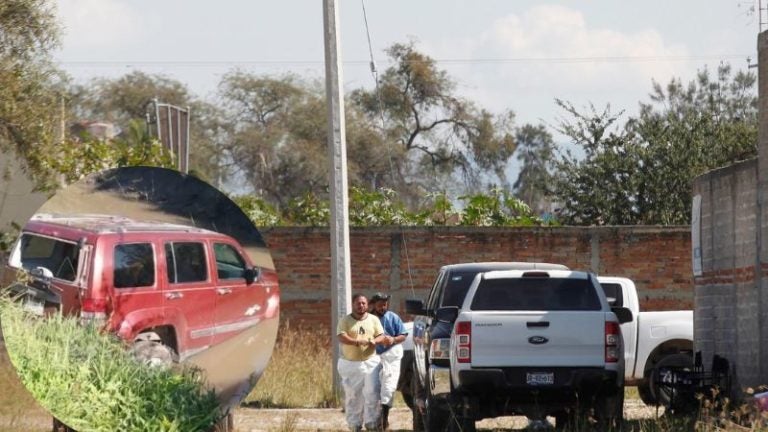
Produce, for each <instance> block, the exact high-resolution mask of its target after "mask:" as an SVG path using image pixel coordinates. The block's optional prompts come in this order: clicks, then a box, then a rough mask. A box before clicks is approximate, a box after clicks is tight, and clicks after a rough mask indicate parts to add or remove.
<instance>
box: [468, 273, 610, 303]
mask: <svg viewBox="0 0 768 432" xmlns="http://www.w3.org/2000/svg"><path fill="white" fill-rule="evenodd" d="M470 309H472V310H478V311H482V310H506V311H522V310H547V311H570V310H600V309H601V306H600V299H599V298H598V296H597V293H596V292H595V288H594V287H593V286H592V283H591V282H590V281H589V280H587V279H567V278H514V279H488V280H483V281H481V282H480V285H479V286H478V287H477V292H476V293H475V297H474V298H473V299H472V305H471V306H470Z"/></svg>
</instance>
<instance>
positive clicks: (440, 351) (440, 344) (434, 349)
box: [429, 339, 451, 360]
mask: <svg viewBox="0 0 768 432" xmlns="http://www.w3.org/2000/svg"><path fill="white" fill-rule="evenodd" d="M429 358H431V359H435V360H436V359H443V360H450V358H451V340H450V339H432V344H431V345H430V347H429Z"/></svg>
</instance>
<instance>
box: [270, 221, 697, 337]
mask: <svg viewBox="0 0 768 432" xmlns="http://www.w3.org/2000/svg"><path fill="white" fill-rule="evenodd" d="M262 234H263V235H264V237H265V239H266V241H267V243H268V245H269V248H270V251H271V253H272V258H273V259H274V261H275V266H276V267H277V271H278V276H279V278H280V288H281V290H282V305H281V318H282V319H283V320H284V321H285V320H289V321H290V324H291V325H301V324H311V325H324V326H327V325H329V323H330V318H331V301H330V294H331V286H330V285H331V281H330V274H331V273H330V265H331V253H330V239H329V231H328V229H327V228H296V227H293V228H285V227H281V228H271V229H264V230H262ZM690 237H691V234H690V228H689V227H688V226H677V227H647V226H642V227H641V226H634V227H633V226H623V227H547V228H542V227H537V228H477V227H427V228H423V227H419V228H402V229H401V228H396V227H393V228H352V229H351V230H350V248H351V261H352V291H353V292H357V291H361V292H363V293H365V294H369V295H370V294H371V293H373V292H375V291H387V292H389V293H390V294H392V296H393V300H392V308H393V309H394V310H395V311H396V312H402V311H403V305H404V300H405V299H407V298H421V299H425V298H426V295H427V293H428V292H429V288H430V287H431V284H432V283H433V281H434V277H435V275H436V273H437V270H438V269H439V268H440V266H442V265H445V264H452V263H458V262H472V261H539V262H552V263H562V264H565V265H567V266H569V267H570V268H572V269H578V270H591V271H595V272H597V273H598V274H600V275H606V276H607V275H612V276H625V277H629V278H631V279H633V280H634V281H635V284H637V286H638V288H639V292H640V301H641V306H642V307H643V308H644V309H645V310H675V309H691V308H692V307H693V278H692V272H691V238H690Z"/></svg>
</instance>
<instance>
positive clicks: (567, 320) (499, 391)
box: [406, 264, 631, 432]
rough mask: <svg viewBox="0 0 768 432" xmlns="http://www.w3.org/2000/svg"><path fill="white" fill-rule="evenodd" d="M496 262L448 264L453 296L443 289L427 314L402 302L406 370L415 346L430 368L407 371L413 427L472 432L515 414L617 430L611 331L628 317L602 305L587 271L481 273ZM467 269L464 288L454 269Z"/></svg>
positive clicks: (620, 395) (615, 344)
mask: <svg viewBox="0 0 768 432" xmlns="http://www.w3.org/2000/svg"><path fill="white" fill-rule="evenodd" d="M504 266H506V265H500V264H496V265H493V266H491V265H487V264H486V265H480V264H476V265H463V266H450V267H449V268H448V269H447V270H451V271H452V272H451V273H450V274H449V276H448V279H449V280H450V281H451V282H453V283H454V285H451V284H448V285H447V286H448V287H451V289H453V288H454V287H456V290H457V291H461V292H456V293H454V292H451V293H448V292H447V291H446V292H444V293H443V294H444V295H445V296H447V297H448V298H449V301H447V302H445V303H442V302H441V304H444V305H442V306H438V307H437V308H434V309H432V308H429V307H427V308H425V305H424V304H423V303H422V302H420V301H413V302H406V309H407V310H408V311H409V313H412V314H415V315H418V317H417V322H416V323H414V344H415V349H416V351H417V353H416V355H415V358H416V359H417V360H416V364H417V365H418V362H419V360H418V358H419V357H420V350H422V349H423V350H424V351H425V354H426V361H427V362H428V363H429V364H430V365H429V367H428V368H427V375H426V376H425V377H422V376H421V373H415V374H414V375H416V377H417V378H419V381H421V382H423V383H424V384H425V385H424V391H420V389H418V387H419V386H416V387H417V388H416V389H415V391H414V392H413V395H414V398H415V399H416V401H417V402H416V404H415V405H416V409H414V426H415V427H416V426H417V424H416V417H422V418H421V420H422V421H423V425H424V429H426V430H427V431H428V432H432V431H443V430H449V431H473V430H474V426H475V421H477V420H480V419H484V418H489V417H497V416H504V415H525V416H527V417H529V418H530V419H533V420H538V419H543V418H544V417H545V416H554V417H555V419H556V425H557V426H558V427H559V428H561V429H562V428H564V427H565V425H567V424H571V423H572V422H575V421H580V419H583V418H586V417H584V416H581V415H580V413H581V412H582V410H589V409H594V415H595V418H596V419H597V420H598V421H599V422H601V423H602V424H603V426H604V427H605V428H608V427H611V426H615V425H617V424H619V423H620V422H621V415H622V409H621V407H622V406H623V399H624V359H623V352H624V349H623V347H622V338H621V330H620V327H619V325H620V323H623V322H626V321H627V320H629V319H631V312H630V311H629V310H628V309H627V308H623V307H617V308H611V307H610V306H609V304H608V301H607V299H606V297H605V294H604V293H603V291H602V289H601V288H600V285H599V283H598V281H597V279H596V278H595V276H594V275H592V274H589V273H585V272H575V271H570V270H565V269H562V268H563V266H556V265H552V264H531V267H533V268H529V269H522V270H501V271H499V270H495V271H494V270H493V269H491V268H489V267H504ZM515 266H519V265H518V264H515V265H512V266H511V267H515ZM536 267H538V268H536ZM545 267H548V268H546V269H545ZM558 267H559V268H558ZM445 270H446V268H444V269H443V273H444V271H445ZM476 270H480V272H479V273H474V272H472V273H473V274H472V276H473V277H472V279H470V280H472V281H473V282H471V284H467V283H464V280H465V276H469V274H464V273H468V272H471V271H476ZM487 270H491V271H487ZM475 275H476V277H474V276H475ZM458 282H462V283H460V284H459V283H458ZM438 286H439V284H438ZM462 287H466V289H465V288H462ZM438 289H440V290H442V288H438ZM434 295H435V290H434V289H433V293H432V295H430V297H434ZM454 297H455V298H454ZM430 303H431V300H430ZM451 303H453V304H451ZM456 303H458V305H456ZM425 319H427V320H431V321H425ZM446 325H447V326H449V327H448V328H447V329H446V330H447V332H443V330H441V328H442V327H444V326H446ZM429 329H433V331H432V333H431V336H430V333H429ZM414 369H418V368H414ZM414 384H416V379H414ZM422 400H424V401H425V402H426V403H424V404H423V405H424V408H425V410H424V412H423V413H420V412H419V411H420V409H419V407H420V406H421V405H422V403H420V401H422ZM422 414H423V416H422ZM574 426H575V425H574Z"/></svg>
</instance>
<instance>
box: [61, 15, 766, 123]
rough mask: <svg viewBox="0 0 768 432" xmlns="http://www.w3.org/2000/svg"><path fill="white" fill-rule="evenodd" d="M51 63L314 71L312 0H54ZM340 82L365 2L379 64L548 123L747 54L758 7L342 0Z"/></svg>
mask: <svg viewBox="0 0 768 432" xmlns="http://www.w3.org/2000/svg"><path fill="white" fill-rule="evenodd" d="M363 1H364V3H363ZM55 2H56V5H57V8H58V13H59V16H60V19H61V21H62V25H63V27H64V37H63V40H62V48H61V49H60V50H59V51H58V52H57V54H56V59H57V60H58V62H59V64H60V66H61V67H62V68H63V69H65V70H66V71H67V72H69V73H70V74H71V75H72V76H73V77H74V78H75V79H76V80H78V81H81V82H85V81H87V80H88V79H90V78H93V77H100V76H106V77H117V76H121V75H123V74H125V73H128V72H130V71H133V70H142V71H145V72H148V73H159V74H164V75H166V76H169V77H171V78H175V79H178V80H179V81H181V82H183V83H185V84H186V85H188V86H189V88H190V90H192V91H193V92H194V93H196V94H197V95H199V96H201V97H213V96H214V92H215V90H216V86H217V83H218V82H219V80H220V79H221V77H222V76H223V75H224V74H225V73H226V72H228V71H230V70H233V69H234V68H240V69H242V70H245V71H249V72H253V73H256V74H282V73H295V74H298V75H301V76H305V77H308V78H310V79H320V80H322V79H323V76H324V75H323V74H324V66H323V58H324V51H323V50H324V48H323V20H322V1H321V0H285V1H279V2H264V1H253V0H219V1H217V2H215V3H214V2H207V1H206V2H203V1H194V0H185V1H182V0H162V1H157V0H55ZM339 4H340V9H339V19H340V22H341V29H340V34H341V41H342V50H341V56H342V59H343V61H344V67H343V79H344V86H345V89H347V90H352V89H355V88H359V87H371V86H372V85H373V78H372V76H371V72H370V69H369V60H370V54H369V46H368V42H367V41H368V38H367V36H366V31H365V21H364V15H363V5H365V10H366V15H367V19H368V25H369V34H370V38H371V44H372V45H371V48H370V50H372V52H373V55H374V59H375V62H376V64H377V68H378V69H379V70H380V71H382V70H383V69H385V68H386V67H387V66H388V65H389V62H388V59H387V57H386V55H385V54H384V51H383V50H384V49H385V48H386V47H388V46H390V45H392V44H393V43H397V42H408V41H414V42H415V43H416V46H417V48H418V49H419V50H420V51H422V52H424V53H425V54H427V55H429V56H431V57H432V58H434V59H436V60H437V61H438V65H439V67H440V68H442V69H444V70H446V71H447V72H448V74H449V75H450V76H451V77H452V78H453V79H454V80H455V81H456V82H457V83H458V91H459V93H460V94H461V95H463V96H465V97H467V98H469V99H470V100H473V101H474V102H476V103H477V104H478V105H479V106H481V107H484V108H487V109H489V110H491V111H493V112H502V111H505V110H509V109H511V110H513V111H514V112H515V113H516V114H517V121H518V123H520V124H522V123H528V122H530V123H538V122H545V123H547V124H556V123H557V121H558V119H559V118H561V117H562V114H563V112H562V110H560V109H559V108H558V107H557V106H556V105H555V103H554V100H555V98H560V99H563V100H566V101H569V102H572V103H574V104H575V105H576V106H586V105H587V104H589V103H592V104H594V105H595V106H597V107H603V106H605V104H610V105H611V107H612V110H613V111H619V110H626V111H627V113H632V112H634V111H636V108H637V104H638V102H639V101H644V100H647V95H648V93H649V92H650V90H651V85H652V81H653V80H654V79H655V80H657V81H659V82H661V83H666V82H668V81H669V80H670V79H671V78H673V77H679V78H681V79H683V80H684V81H687V80H690V79H691V78H693V77H694V76H695V73H696V71H697V70H698V69H701V68H703V67H705V66H707V67H709V68H710V69H712V68H715V67H716V66H717V65H718V63H720V62H721V61H726V62H730V63H731V64H732V65H733V66H734V67H735V68H739V69H741V68H745V67H746V65H747V58H748V57H751V58H752V62H753V63H754V61H755V60H754V59H755V58H756V54H755V52H756V37H757V33H758V28H759V22H758V21H759V18H758V14H757V13H755V12H752V10H753V8H756V7H757V3H756V2H752V1H738V0H707V1H706V2H703V1H693V0H673V1H670V0H666V1H659V0H644V1H633V2H627V1H617V0H589V1H587V0H581V1H575V0H574V1H564V0H561V1H528V0H515V1H510V0H473V1H469V0H467V1H460V0H361V1H358V0H340V1H339Z"/></svg>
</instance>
